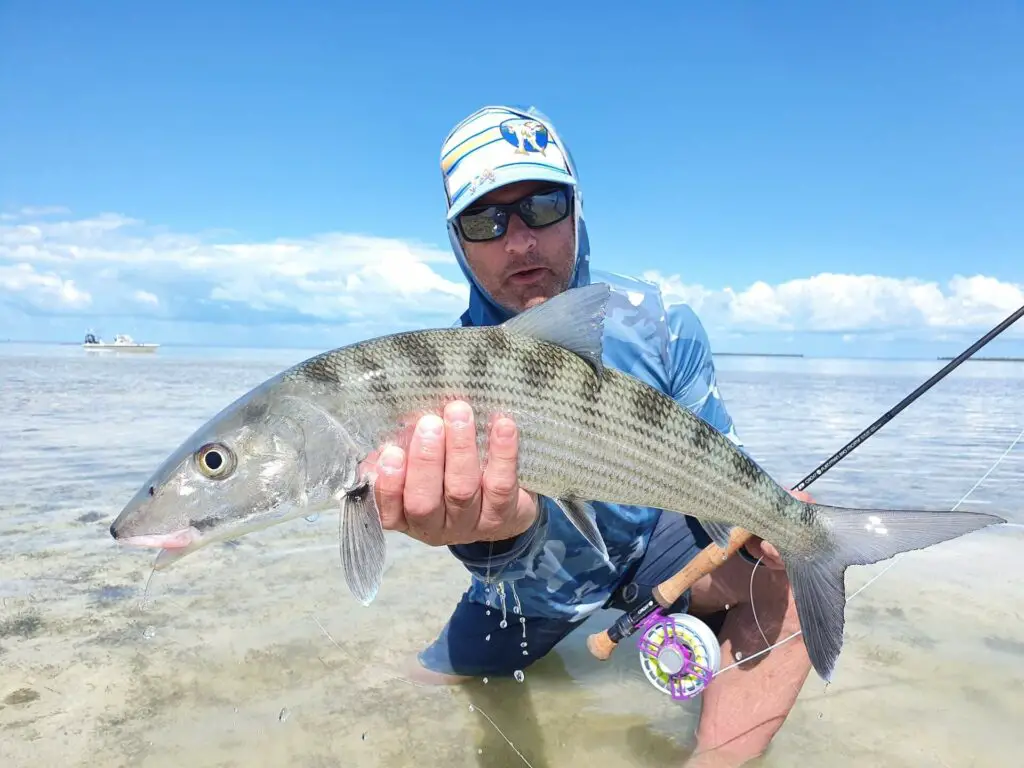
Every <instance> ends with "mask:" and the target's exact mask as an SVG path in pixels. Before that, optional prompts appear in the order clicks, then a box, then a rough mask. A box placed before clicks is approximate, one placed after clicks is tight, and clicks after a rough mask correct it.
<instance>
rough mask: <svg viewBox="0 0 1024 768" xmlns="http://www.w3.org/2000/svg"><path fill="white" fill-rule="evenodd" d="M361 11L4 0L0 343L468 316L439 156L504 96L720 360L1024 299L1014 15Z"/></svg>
mask: <svg viewBox="0 0 1024 768" xmlns="http://www.w3.org/2000/svg"><path fill="white" fill-rule="evenodd" d="M358 6H362V7H358ZM358 6H357V4H342V3H332V2H317V1H316V0H307V2H302V3H288V4H285V3H283V2H278V3H271V2H256V1H253V0H248V1H247V2H241V1H238V2H226V1H224V0H209V1H207V2H191V1H189V0H183V1H181V2H175V3H138V2H127V1H126V2H110V1H106V0H93V2H90V3H79V2H62V1H61V0H52V1H51V2H48V3H38V2H32V1H31V0H4V2H0V340H3V339H16V340H44V341H69V342H79V341H81V339H82V337H83V335H84V333H85V331H86V330H88V329H92V330H95V331H97V332H98V333H100V334H101V335H103V336H104V337H107V338H109V337H112V336H113V335H114V334H115V333H129V334H131V335H133V336H134V337H135V338H136V339H138V340H146V341H156V342H160V343H163V344H183V343H188V344H202V345H242V346H253V345H258V346H289V347H303V348H317V349H326V348H329V347H333V346H339V345H341V344H345V343H349V342H351V341H355V340H358V339H361V338H367V337H369V336H372V335H377V334H379V333H387V332H391V331H394V330H402V329H406V328H415V327H428V326H438V325H450V324H451V323H452V322H453V321H454V320H455V319H456V318H457V316H458V315H459V314H460V312H461V311H462V309H463V308H464V306H465V300H466V297H467V290H466V285H465V281H464V278H463V275H462V273H461V271H460V270H459V268H458V266H457V265H456V263H455V261H454V258H453V256H452V254H451V251H450V247H449V244H448V239H447V234H446V231H445V226H444V195H443V188H442V185H441V178H440V170H439V165H438V162H439V151H440V146H441V142H442V140H443V138H444V136H445V134H446V133H447V132H448V130H449V129H450V128H451V127H452V126H453V125H454V124H455V123H456V122H458V121H459V120H460V119H461V118H463V117H464V116H466V115H467V114H469V113H470V112H472V111H473V110H475V109H477V108H479V107H481V106H484V105H487V104H519V105H535V106H537V107H538V108H540V109H541V110H542V111H543V112H545V113H546V114H547V115H548V116H549V117H550V118H551V119H552V120H553V121H554V123H555V125H556V127H557V128H558V130H559V132H560V134H562V136H563V138H564V139H565V141H566V142H567V143H568V145H569V147H570V149H571V151H572V153H573V156H574V158H575V160H576V162H577V165H578V166H579V172H580V177H581V185H582V188H583V190H584V194H585V199H586V204H585V210H586V216H587V222H588V228H589V232H590V237H591V248H592V266H593V267H594V268H597V269H606V270H610V271H615V272H623V273H626V274H631V275H634V276H638V277H644V278H646V279H649V280H651V281H653V282H657V283H660V284H661V285H662V287H663V290H664V294H665V298H666V301H668V302H688V303H690V304H691V305H692V306H693V307H694V308H695V309H696V310H697V312H698V314H699V316H700V318H701V320H702V321H703V323H704V325H705V326H706V328H707V329H708V333H709V335H710V337H711V340H712V344H713V347H714V349H715V350H717V351H729V352H788V353H802V354H808V355H828V356H882V357H889V356H910V357H918V356H922V357H934V356H936V355H954V354H957V353H958V352H960V351H961V349H962V348H964V347H965V346H967V345H968V344H969V343H970V342H971V341H973V340H974V339H975V338H977V337H978V336H980V335H981V334H982V333H984V332H985V331H986V330H987V329H988V328H989V327H991V326H993V325H995V324H996V323H997V322H999V321H1000V320H1001V319H1002V318H1004V317H1005V316H1007V315H1008V314H1009V313H1010V312H1012V311H1013V310H1014V309H1016V308H1018V307H1019V306H1021V305H1024V142H1022V141H1021V137H1022V136H1024V46H1022V45H1021V44H1020V40H1021V39H1024V6H1022V5H1021V4H1020V3H1019V2H1011V1H1010V0H1002V1H999V0H994V1H992V2H987V1H985V0H976V1H975V2H971V3H963V2H957V3H954V2H946V1H945V0H929V2H911V1H909V0H908V1H907V2H901V3H891V2H882V1H880V0H865V1H863V2H858V3H820V2H809V1H808V2H781V1H780V2H775V3H753V2H746V3H712V2H687V3H671V4H670V3H660V4H650V5H649V6H647V10H638V11H637V12H634V13H627V12H625V11H626V9H627V8H630V9H631V8H632V6H623V5H622V4H619V3H616V4H604V3H600V2H560V3H555V4H543V5H537V4H530V3H527V4H512V5H510V4H481V3H469V2H447V3H438V4H437V5H436V6H434V7H433V10H431V9H430V8H428V4H426V3H411V2H408V3H379V4H377V5H375V6H374V10H369V6H370V4H368V3H363V4H358ZM984 354H1016V355H1024V321H1021V323H1020V324H1019V327H1014V328H1013V329H1011V330H1010V331H1008V332H1007V333H1006V334H1005V337H1004V338H1001V339H1000V340H997V341H995V342H993V343H992V344H991V345H990V347H988V348H987V349H986V350H985V353H984Z"/></svg>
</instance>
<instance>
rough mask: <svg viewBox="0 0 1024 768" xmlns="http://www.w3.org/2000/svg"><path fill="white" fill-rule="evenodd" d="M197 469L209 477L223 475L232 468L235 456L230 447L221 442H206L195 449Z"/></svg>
mask: <svg viewBox="0 0 1024 768" xmlns="http://www.w3.org/2000/svg"><path fill="white" fill-rule="evenodd" d="M196 464H197V465H198V467H199V471H200V472H202V473H203V474H204V475H206V476H207V477H209V478H211V479H214V480H215V479H217V478H221V477H224V476H225V475H227V474H228V473H230V472H231V470H232V469H234V465H235V458H234V454H233V453H232V452H231V449H230V448H228V447H227V446H226V445H223V444H221V443H207V444H206V445H204V446H203V447H202V448H200V449H199V450H198V451H196Z"/></svg>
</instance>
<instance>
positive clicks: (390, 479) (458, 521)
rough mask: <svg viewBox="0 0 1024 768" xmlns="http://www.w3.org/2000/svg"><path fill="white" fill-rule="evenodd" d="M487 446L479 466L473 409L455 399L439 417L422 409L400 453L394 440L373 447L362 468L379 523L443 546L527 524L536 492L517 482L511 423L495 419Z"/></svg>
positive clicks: (508, 534)
mask: <svg viewBox="0 0 1024 768" xmlns="http://www.w3.org/2000/svg"><path fill="white" fill-rule="evenodd" d="M487 445H488V455H487V467H486V468H485V469H484V470H482V471H481V468H480V460H479V454H478V451H477V444H476V426H475V422H474V419H473V411H472V410H471V409H470V407H469V406H468V405H467V404H466V403H464V402H461V401H456V402H452V403H450V404H449V405H448V406H447V407H446V408H445V410H444V419H443V420H442V419H440V418H439V417H437V416H435V415H433V414H429V415H426V416H423V417H422V418H421V419H420V420H419V422H417V424H416V428H415V430H414V432H413V434H412V438H411V440H410V442H409V450H408V456H407V455H406V453H405V451H403V450H402V449H401V448H399V447H397V446H387V447H385V448H384V449H383V450H381V451H380V452H379V455H378V456H377V457H376V464H375V465H373V464H371V465H370V467H371V469H372V470H374V471H375V473H376V476H377V479H376V482H375V484H374V491H375V494H376V497H377V506H378V508H379V509H380V516H381V521H382V522H383V525H384V529H385V530H391V531H402V532H404V533H406V534H408V535H409V536H412V537H413V538H414V539H418V540H419V541H422V542H424V543H426V544H430V545H432V546H444V545H448V544H469V543H472V542H477V541H499V540H501V539H510V538H513V537H514V536H518V535H519V534H520V533H522V532H523V531H525V530H526V529H527V528H529V527H530V525H532V524H533V521H534V520H535V519H536V518H537V499H536V497H535V496H533V495H532V494H530V493H527V492H526V491H524V490H523V489H521V488H520V487H519V480H518V475H517V471H516V470H517V464H518V456H519V433H518V430H517V429H516V425H515V423H514V422H513V421H512V420H511V419H507V418H499V419H496V420H495V421H494V423H493V424H492V425H491V428H490V433H489V437H488V444H487ZM373 458H374V457H372V456H371V457H370V461H372V459H373Z"/></svg>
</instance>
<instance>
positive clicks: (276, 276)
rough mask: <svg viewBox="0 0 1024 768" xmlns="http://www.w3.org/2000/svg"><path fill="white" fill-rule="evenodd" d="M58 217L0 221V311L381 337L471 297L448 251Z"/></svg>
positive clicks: (352, 237)
mask: <svg viewBox="0 0 1024 768" xmlns="http://www.w3.org/2000/svg"><path fill="white" fill-rule="evenodd" d="M61 212H62V209H59V208H47V209H39V208H36V209H31V208H23V209H21V210H20V211H18V212H17V213H16V214H6V215H5V218H6V221H4V222H0V305H2V304H6V305H8V309H10V308H11V307H14V308H16V309H18V310H20V311H21V312H23V313H29V314H53V313H64V314H67V313H68V312H75V311H77V312H80V313H81V314H83V315H86V314H87V315H88V318H89V320H94V319H96V318H100V317H105V316H106V317H113V316H120V317H125V316H128V315H131V316H133V317H135V318H139V317H142V318H147V317H148V318H150V319H154V320H156V319H160V320H171V321H175V322H178V323H196V322H208V321H215V322H217V323H220V324H234V325H237V326H242V327H244V326H258V325H263V324H268V325H269V324H273V325H287V324H308V323H322V324H328V325H330V324H339V323H343V324H346V325H348V324H349V323H353V322H356V323H360V324H361V327H362V328H364V329H366V328H379V329H390V328H396V327H400V326H403V325H413V324H417V323H418V322H421V321H424V320H426V321H429V322H435V323H436V322H442V323H444V324H448V323H450V322H452V321H454V319H455V318H456V317H457V316H458V313H459V312H461V311H462V308H463V306H464V302H465V300H466V297H467V295H468V291H467V288H466V286H465V284H464V282H463V280H462V279H461V278H462V276H461V273H459V271H458V267H457V265H455V261H454V257H453V256H452V255H451V253H450V252H448V251H447V250H441V249H439V248H436V247H432V246H429V245H422V244H418V243H412V242H407V241H403V240H397V239H388V238H379V237H372V236H367V235H357V234H345V233H326V234H322V235H316V236H312V237H308V238H298V239H278V240H274V241H270V242H244V241H241V240H239V239H229V238H227V237H225V236H223V235H221V236H219V237H212V236H203V235H195V234H187V233H175V232H170V231H167V230H165V229H157V228H154V227H150V226H147V225H146V224H145V223H144V222H141V221H138V220H136V219H132V218H129V217H126V216H123V215H120V214H116V213H104V214H101V215H97V216H91V217H83V218H73V217H70V216H67V215H64V216H59V217H57V218H54V217H53V214H60V213H61ZM44 214H45V215H44ZM441 270H445V271H447V272H448V275H447V276H446V275H445V274H442V271H441ZM113 332H115V331H113V330H112V331H111V333H113Z"/></svg>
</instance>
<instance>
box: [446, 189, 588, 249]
mask: <svg viewBox="0 0 1024 768" xmlns="http://www.w3.org/2000/svg"><path fill="white" fill-rule="evenodd" d="M571 208H572V206H571V198H570V195H569V190H568V189H567V188H565V187H555V188H554V189H547V190H544V191H542V192H534V193H533V194H532V195H527V196H526V197H521V198H519V199H518V200H516V201H515V202H514V203H504V204H499V203H494V204H492V205H481V206H477V207H475V208H467V209H466V210H465V211H463V212H462V213H461V214H460V215H459V218H458V222H459V230H460V231H461V232H462V236H463V237H464V238H465V239H466V240H468V241H470V242H473V243H482V242H486V241H488V240H495V239H497V238H499V237H502V236H503V235H504V234H505V233H506V232H507V231H508V219H509V216H511V215H512V214H513V213H514V214H516V215H517V216H519V218H520V219H522V220H523V223H524V224H525V225H526V226H528V227H529V228H530V229H543V228H544V227H550V226H551V225H552V224H557V223H558V222H560V221H562V219H564V218H565V217H566V216H568V215H569V211H570V210H571Z"/></svg>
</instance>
